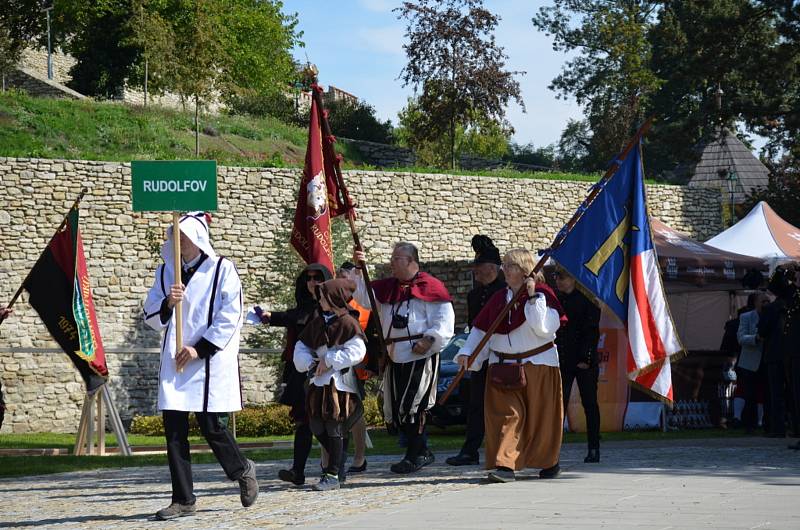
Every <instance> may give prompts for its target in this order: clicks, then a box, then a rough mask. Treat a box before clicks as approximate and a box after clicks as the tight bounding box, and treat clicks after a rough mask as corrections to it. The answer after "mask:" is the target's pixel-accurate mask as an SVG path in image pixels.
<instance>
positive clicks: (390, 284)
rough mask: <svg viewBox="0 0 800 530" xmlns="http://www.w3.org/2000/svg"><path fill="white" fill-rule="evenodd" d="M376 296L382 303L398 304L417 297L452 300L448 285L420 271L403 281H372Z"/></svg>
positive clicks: (440, 300)
mask: <svg viewBox="0 0 800 530" xmlns="http://www.w3.org/2000/svg"><path fill="white" fill-rule="evenodd" d="M371 285H372V290H373V291H375V298H376V299H377V300H378V302H380V303H382V304H396V303H397V302H405V301H406V300H408V299H410V298H416V299H418V300H422V301H423V302H452V301H453V299H452V298H451V297H450V293H449V292H447V287H445V285H444V284H443V283H442V282H441V280H438V279H436V278H434V277H433V276H431V275H430V274H428V273H427V272H418V273H417V275H416V276H414V277H413V278H412V279H411V281H408V282H401V281H400V280H398V279H397V278H384V279H382V280H375V281H374V282H372V284H371Z"/></svg>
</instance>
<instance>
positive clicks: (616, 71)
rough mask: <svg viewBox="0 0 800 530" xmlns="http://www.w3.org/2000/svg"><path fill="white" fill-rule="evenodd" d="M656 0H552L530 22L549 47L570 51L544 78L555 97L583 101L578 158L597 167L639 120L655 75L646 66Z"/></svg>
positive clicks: (657, 81) (655, 83) (656, 81)
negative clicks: (555, 72) (584, 131)
mask: <svg viewBox="0 0 800 530" xmlns="http://www.w3.org/2000/svg"><path fill="white" fill-rule="evenodd" d="M661 3H662V1H658V0H554V2H553V5H551V6H546V7H541V8H539V12H538V13H537V14H536V16H534V17H533V25H534V26H535V27H536V28H538V29H539V30H540V31H543V32H545V33H546V34H548V35H550V36H551V37H552V38H553V49H554V50H556V51H562V52H565V53H573V54H575V57H574V58H573V59H570V60H569V61H567V62H566V64H565V65H564V68H563V70H562V72H561V74H560V75H559V76H557V77H556V78H555V79H553V81H552V82H551V84H550V89H551V90H553V91H555V92H556V94H557V95H558V97H561V98H569V97H574V98H575V100H576V101H577V102H578V104H579V105H582V106H583V107H584V112H585V115H586V120H587V125H588V127H589V129H590V130H591V135H590V136H589V135H584V136H582V138H584V139H588V141H589V145H588V146H586V149H587V151H586V152H585V153H581V155H580V157H578V158H575V157H574V156H573V155H570V161H571V162H570V163H574V162H577V161H578V160H579V159H581V165H584V166H588V167H586V168H587V169H597V168H598V167H602V166H603V165H604V164H605V163H606V162H607V161H608V160H610V159H611V158H612V157H613V156H614V155H615V154H616V153H617V152H618V151H619V150H620V148H621V147H622V146H623V145H624V144H625V142H626V140H627V139H628V138H629V137H630V133H631V132H632V130H633V129H634V128H635V127H636V125H637V124H638V123H639V122H640V121H642V120H643V118H644V115H645V113H646V109H647V107H648V102H649V99H650V98H651V97H652V95H653V93H654V92H655V91H656V90H658V88H659V86H660V85H661V80H660V79H659V78H658V76H657V75H656V74H655V73H654V72H653V71H652V69H651V68H650V58H651V54H652V49H651V45H650V42H649V41H648V31H649V29H650V27H651V26H652V22H653V19H654V17H655V14H656V12H657V9H658V6H659V4H661Z"/></svg>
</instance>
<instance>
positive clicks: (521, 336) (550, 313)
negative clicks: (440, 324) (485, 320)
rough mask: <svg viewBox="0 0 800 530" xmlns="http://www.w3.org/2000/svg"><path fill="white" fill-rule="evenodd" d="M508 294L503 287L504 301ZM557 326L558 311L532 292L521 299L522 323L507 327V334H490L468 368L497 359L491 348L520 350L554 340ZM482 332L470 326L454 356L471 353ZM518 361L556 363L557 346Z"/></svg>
mask: <svg viewBox="0 0 800 530" xmlns="http://www.w3.org/2000/svg"><path fill="white" fill-rule="evenodd" d="M512 297H513V292H512V291H511V289H508V288H506V303H508V302H510V301H511V298H512ZM559 327H561V320H560V318H559V315H558V311H556V310H555V309H553V308H551V307H548V306H547V302H546V301H545V297H544V295H543V294H541V293H536V295H535V296H534V297H533V298H531V299H529V300H528V301H527V302H525V321H524V322H523V324H522V325H521V326H519V327H518V328H516V329H513V330H511V332H510V333H508V334H500V333H495V334H493V335H492V336H491V337H490V338H489V342H488V343H487V344H486V346H484V348H483V350H481V352H480V353H479V354H478V356H477V357H476V358H475V361H473V363H472V364H471V365H470V367H469V369H470V370H473V371H477V370H480V369H481V366H483V363H484V362H486V360H487V359H488V360H489V363H490V364H493V363H498V362H500V358H499V357H498V356H497V355H496V354H495V353H494V352H501V353H513V354H516V353H522V352H525V351H530V350H533V349H536V348H538V347H540V346H543V345H545V344H547V343H548V342H551V341H555V339H556V331H558V328H559ZM485 335H486V334H485V333H484V332H483V331H481V330H480V329H478V328H476V327H473V328H472V330H471V331H470V333H469V336H468V337H467V340H466V342H465V343H464V345H463V346H462V347H461V349H460V350H459V351H458V353H457V354H456V357H458V356H467V357H468V356H470V355H472V352H473V351H475V348H477V346H478V344H479V343H480V342H481V340H482V339H483V337H484V336H485ZM506 362H508V361H506ZM522 362H524V363H532V364H541V365H546V366H556V367H557V366H558V350H557V349H556V347H555V345H553V347H551V348H550V349H548V350H546V351H544V352H542V353H540V354H538V355H534V356H531V357H527V358H525V359H523V360H522Z"/></svg>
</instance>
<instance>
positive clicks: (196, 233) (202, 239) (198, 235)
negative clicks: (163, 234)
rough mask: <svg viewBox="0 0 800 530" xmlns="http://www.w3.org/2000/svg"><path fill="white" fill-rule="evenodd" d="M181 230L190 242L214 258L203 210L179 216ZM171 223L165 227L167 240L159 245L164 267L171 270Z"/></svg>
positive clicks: (214, 253) (172, 258)
mask: <svg viewBox="0 0 800 530" xmlns="http://www.w3.org/2000/svg"><path fill="white" fill-rule="evenodd" d="M180 227H181V232H182V233H183V234H185V235H186V237H188V238H189V239H190V240H191V241H192V243H194V244H195V245H197V247H198V248H199V249H200V250H202V251H203V253H205V254H206V255H207V256H208V257H209V258H216V257H217V254H216V252H214V249H213V248H212V247H211V239H210V237H209V232H208V221H207V220H206V215H205V213H204V212H190V213H187V214H185V215H182V216H181V220H180ZM172 248H173V243H172V225H170V226H169V228H167V240H166V241H165V242H164V244H163V245H161V257H162V258H163V259H164V267H165V268H166V269H167V270H170V271H171V270H172V268H173V263H174V254H173V251H172Z"/></svg>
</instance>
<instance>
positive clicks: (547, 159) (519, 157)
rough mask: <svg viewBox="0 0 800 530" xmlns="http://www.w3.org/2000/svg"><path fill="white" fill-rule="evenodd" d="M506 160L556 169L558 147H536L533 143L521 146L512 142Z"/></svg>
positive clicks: (551, 145) (552, 145)
mask: <svg viewBox="0 0 800 530" xmlns="http://www.w3.org/2000/svg"><path fill="white" fill-rule="evenodd" d="M508 150H509V153H508V155H507V156H506V160H508V161H509V162H515V163H518V164H527V165H531V166H542V167H554V166H555V165H556V146H555V145H554V144H550V145H546V146H543V147H536V146H535V145H533V143H528V144H525V145H519V144H517V143H516V142H511V143H510V144H509V146H508Z"/></svg>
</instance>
